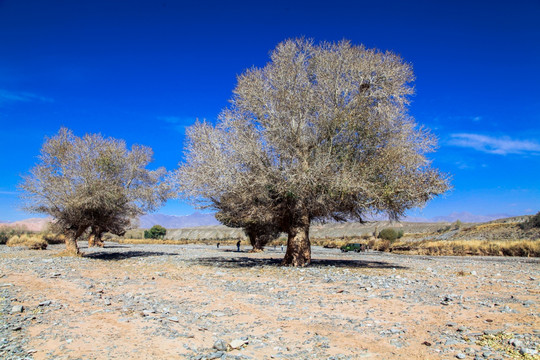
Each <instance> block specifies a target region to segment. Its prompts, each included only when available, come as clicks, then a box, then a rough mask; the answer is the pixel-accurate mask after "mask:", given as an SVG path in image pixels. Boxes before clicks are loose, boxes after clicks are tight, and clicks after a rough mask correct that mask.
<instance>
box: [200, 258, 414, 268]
mask: <svg viewBox="0 0 540 360" xmlns="http://www.w3.org/2000/svg"><path fill="white" fill-rule="evenodd" d="M281 260H282V259H274V258H266V259H261V258H250V257H236V258H232V259H230V258H223V257H206V258H199V259H193V260H192V262H194V263H197V264H199V265H203V266H212V267H216V266H217V267H223V268H251V267H256V266H273V267H282V265H281ZM308 267H311V268H325V267H336V268H366V269H408V267H405V266H401V265H396V264H392V263H389V262H383V261H366V260H354V259H350V260H349V259H347V260H344V259H311V264H310V265H309V266H308Z"/></svg>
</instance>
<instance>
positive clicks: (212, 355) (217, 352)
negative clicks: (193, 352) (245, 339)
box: [205, 351, 225, 360]
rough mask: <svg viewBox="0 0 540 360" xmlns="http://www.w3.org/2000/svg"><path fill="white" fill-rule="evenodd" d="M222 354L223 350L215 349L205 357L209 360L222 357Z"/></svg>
mask: <svg viewBox="0 0 540 360" xmlns="http://www.w3.org/2000/svg"><path fill="white" fill-rule="evenodd" d="M223 354H225V353H224V352H223V351H216V352H214V353H211V354H209V355H206V356H205V359H208V360H211V359H221V358H222V357H223Z"/></svg>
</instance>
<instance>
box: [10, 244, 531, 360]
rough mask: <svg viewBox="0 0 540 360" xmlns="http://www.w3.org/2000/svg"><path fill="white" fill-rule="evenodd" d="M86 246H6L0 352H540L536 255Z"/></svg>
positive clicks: (222, 355)
mask: <svg viewBox="0 0 540 360" xmlns="http://www.w3.org/2000/svg"><path fill="white" fill-rule="evenodd" d="M80 246H81V247H82V250H83V251H84V252H85V256H84V257H82V258H73V257H60V256H58V255H57V254H58V253H59V252H60V251H61V250H62V249H63V246H60V245H55V246H50V247H49V249H48V250H45V251H30V250H23V249H22V248H9V247H6V246H0V358H1V359H126V358H130V359H173V358H177V359H363V358H368V359H396V358H403V359H455V358H458V359H507V358H508V359H509V358H523V359H540V356H538V350H540V326H539V325H540V322H539V308H540V307H539V297H540V266H539V265H540V259H538V258H500V257H428V256H408V255H393V254H387V253H378V252H367V253H358V254H357V253H346V254H344V253H341V252H340V251H339V250H337V249H323V248H320V247H314V248H313V264H312V266H310V267H307V268H284V267H280V266H279V262H280V259H281V258H282V257H283V253H282V251H281V249H280V248H279V247H278V248H277V249H274V248H269V249H267V251H266V252H265V253H258V254H252V253H248V252H246V251H242V252H236V251H234V249H233V247H222V248H220V249H216V248H215V247H210V246H199V245H182V246H175V245H126V244H116V243H107V244H106V247H105V248H103V249H94V248H93V249H87V248H85V245H84V244H83V243H81V244H80ZM244 250H247V249H244Z"/></svg>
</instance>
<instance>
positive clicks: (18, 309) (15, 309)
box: [11, 305, 24, 314]
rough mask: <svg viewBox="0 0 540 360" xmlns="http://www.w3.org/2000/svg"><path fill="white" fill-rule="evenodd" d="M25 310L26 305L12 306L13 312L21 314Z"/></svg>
mask: <svg viewBox="0 0 540 360" xmlns="http://www.w3.org/2000/svg"><path fill="white" fill-rule="evenodd" d="M23 311H24V306H22V305H15V306H13V307H12V308H11V313H12V314H20V313H22V312H23Z"/></svg>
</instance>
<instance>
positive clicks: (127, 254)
mask: <svg viewBox="0 0 540 360" xmlns="http://www.w3.org/2000/svg"><path fill="white" fill-rule="evenodd" d="M149 256H178V254H175V253H166V252H157V251H123V252H93V253H85V254H84V255H83V257H85V258H88V259H96V260H112V261H115V260H125V259H130V258H134V257H149Z"/></svg>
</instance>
